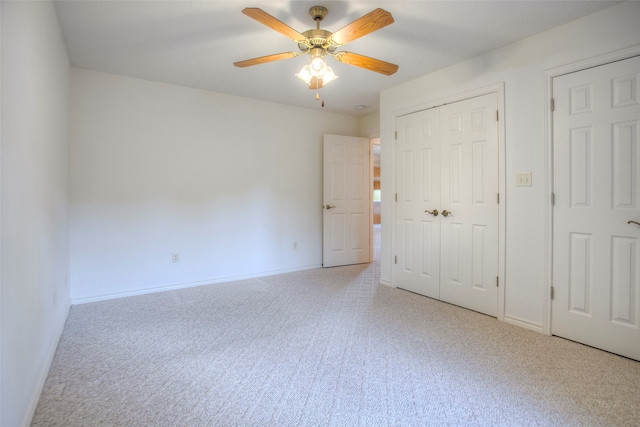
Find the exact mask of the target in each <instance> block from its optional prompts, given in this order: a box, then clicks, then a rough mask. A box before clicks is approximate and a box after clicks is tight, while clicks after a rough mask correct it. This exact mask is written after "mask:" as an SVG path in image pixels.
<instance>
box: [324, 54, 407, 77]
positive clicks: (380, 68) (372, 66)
mask: <svg viewBox="0 0 640 427" xmlns="http://www.w3.org/2000/svg"><path fill="white" fill-rule="evenodd" d="M336 60H338V61H340V62H344V63H345V64H349V65H355V66H356V67H360V68H365V69H367V70H370V71H375V72H376V73H380V74H384V75H385V76H390V75H391V74H393V73H395V72H396V71H398V66H397V65H396V64H392V63H390V62H385V61H381V60H379V59H375V58H369V57H368V56H364V55H358V54H357V53H351V52H338V53H337V54H336Z"/></svg>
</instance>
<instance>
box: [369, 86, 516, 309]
mask: <svg viewBox="0 0 640 427" xmlns="http://www.w3.org/2000/svg"><path fill="white" fill-rule="evenodd" d="M491 93H495V94H496V95H497V98H498V106H497V108H498V192H499V193H500V203H499V205H498V278H499V282H500V286H499V287H498V302H497V304H498V307H497V308H498V312H497V316H496V317H497V319H498V320H501V321H502V320H504V304H505V288H506V242H507V238H506V230H507V227H506V212H507V196H506V195H507V191H506V146H507V145H506V131H505V129H506V127H505V101H504V99H505V84H504V82H499V83H496V84H493V85H490V86H485V87H483V88H479V89H474V90H471V91H467V92H462V93H458V94H455V95H451V96H447V97H444V98H439V99H435V100H431V101H427V102H423V103H420V104H416V105H414V106H412V107H406V108H402V109H399V110H395V111H393V113H392V115H391V120H392V123H393V129H392V132H393V134H394V135H395V132H397V129H396V122H397V120H398V117H400V116H404V115H407V114H412V113H415V112H418V111H422V110H427V109H429V108H434V107H438V106H441V105H444V104H451V103H454V102H460V101H464V100H465V99H470V98H476V97H478V96H482V95H488V94H491ZM396 148H397V141H396V139H395V138H394V139H393V147H392V150H391V162H392V166H391V167H392V173H391V181H392V188H393V189H394V190H393V191H394V193H396V192H397V185H398V183H397V182H396V178H395V177H396V172H397V171H396ZM387 200H389V199H387ZM395 223H396V207H395V205H394V208H393V209H391V224H392V225H391V227H395ZM396 240H397V236H396V234H395V230H394V228H392V229H391V282H390V283H388V285H387V286H392V287H394V288H395V287H396V285H395V283H396V278H395V274H396V265H395V263H394V258H393V257H394V256H395V254H396V253H397V248H396V245H397V242H396ZM381 283H382V281H381ZM385 284H387V283H385Z"/></svg>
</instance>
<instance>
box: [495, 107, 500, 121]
mask: <svg viewBox="0 0 640 427" xmlns="http://www.w3.org/2000/svg"><path fill="white" fill-rule="evenodd" d="M499 121H500V111H498V110H496V122H499Z"/></svg>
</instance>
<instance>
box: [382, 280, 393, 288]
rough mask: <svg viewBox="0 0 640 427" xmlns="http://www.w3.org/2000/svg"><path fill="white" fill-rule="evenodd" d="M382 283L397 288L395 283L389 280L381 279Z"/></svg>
mask: <svg viewBox="0 0 640 427" xmlns="http://www.w3.org/2000/svg"><path fill="white" fill-rule="evenodd" d="M380 284H381V285H384V286H389V287H390V288H395V286H393V283H391V282H389V281H388V280H384V279H380Z"/></svg>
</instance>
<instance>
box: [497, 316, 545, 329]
mask: <svg viewBox="0 0 640 427" xmlns="http://www.w3.org/2000/svg"><path fill="white" fill-rule="evenodd" d="M504 322H505V323H509V324H511V325H515V326H520V327H521V328H525V329H529V330H531V331H535V332H539V333H542V332H543V331H542V325H541V324H539V323H533V322H530V321H528V320H525V319H521V318H519V317H516V316H510V315H508V314H506V315H505V316H504Z"/></svg>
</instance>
